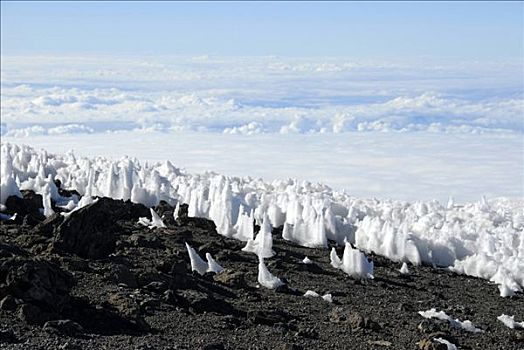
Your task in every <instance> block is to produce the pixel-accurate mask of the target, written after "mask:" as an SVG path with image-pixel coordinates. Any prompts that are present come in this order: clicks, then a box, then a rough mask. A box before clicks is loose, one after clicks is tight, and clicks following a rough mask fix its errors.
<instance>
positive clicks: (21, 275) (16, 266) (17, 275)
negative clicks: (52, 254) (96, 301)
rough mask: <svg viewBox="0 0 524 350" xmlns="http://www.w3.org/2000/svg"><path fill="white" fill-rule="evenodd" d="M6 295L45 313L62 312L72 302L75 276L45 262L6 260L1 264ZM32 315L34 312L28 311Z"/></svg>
mask: <svg viewBox="0 0 524 350" xmlns="http://www.w3.org/2000/svg"><path fill="white" fill-rule="evenodd" d="M0 276H5V277H4V278H3V280H0V284H3V285H4V288H3V290H2V292H5V294H7V295H11V296H13V297H14V298H18V299H21V300H22V301H23V302H25V303H28V304H30V305H34V306H37V307H39V308H41V309H42V310H43V311H49V312H53V313H59V312H60V311H61V310H62V309H63V307H64V306H65V305H66V304H67V302H68V301H69V291H70V290H71V288H72V286H73V284H74V280H73V277H72V276H71V275H70V274H69V273H67V272H65V271H63V270H62V269H61V268H60V267H58V266H57V265H55V264H54V263H51V262H49V261H44V260H36V259H35V260H29V259H17V258H9V259H6V260H5V261H4V262H2V264H1V265H0ZM26 311H28V313H31V312H32V311H34V310H26Z"/></svg>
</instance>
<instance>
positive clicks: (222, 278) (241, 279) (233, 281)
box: [213, 269, 246, 288]
mask: <svg viewBox="0 0 524 350" xmlns="http://www.w3.org/2000/svg"><path fill="white" fill-rule="evenodd" d="M213 279H214V280H215V281H217V282H220V283H223V284H225V285H228V286H230V287H234V288H242V287H245V286H246V281H245V274H244V273H243V272H241V271H233V270H231V269H224V270H222V272H220V273H218V274H216V275H214V276H213Z"/></svg>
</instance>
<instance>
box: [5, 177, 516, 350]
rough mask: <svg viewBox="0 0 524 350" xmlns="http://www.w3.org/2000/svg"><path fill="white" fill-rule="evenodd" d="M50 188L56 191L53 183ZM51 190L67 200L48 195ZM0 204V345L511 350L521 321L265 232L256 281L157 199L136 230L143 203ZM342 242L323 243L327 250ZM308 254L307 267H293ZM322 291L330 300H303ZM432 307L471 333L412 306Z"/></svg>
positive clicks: (485, 298)
mask: <svg viewBox="0 0 524 350" xmlns="http://www.w3.org/2000/svg"><path fill="white" fill-rule="evenodd" d="M58 185H59V184H58ZM60 194H61V195H62V196H71V195H78V193H75V192H74V191H66V190H63V189H60ZM23 196H24V198H23V199H22V198H18V197H10V198H9V199H8V200H7V203H6V207H7V209H6V211H5V213H6V214H15V213H16V217H15V218H14V219H13V220H4V221H2V222H1V224H0V259H1V260H0V261H1V262H0V300H1V301H0V348H2V349H143V350H145V349H426V350H429V349H447V348H448V346H447V345H446V344H444V343H441V342H439V341H436V340H435V339H436V338H439V339H445V340H448V341H449V342H451V343H453V344H455V345H456V346H457V348H458V349H524V330H515V329H510V328H508V327H506V326H505V325H504V324H503V323H502V322H500V321H498V320H497V317H498V316H500V315H501V314H508V315H516V318H517V320H519V321H521V320H522V318H523V317H524V299H523V295H522V294H517V295H516V296H515V297H512V298H501V297H500V296H499V291H498V289H497V287H496V285H493V284H490V283H489V282H488V281H486V280H481V279H476V278H472V277H467V276H462V275H457V274H454V273H452V272H449V271H448V270H446V269H438V268H434V267H428V266H409V270H410V273H409V274H408V275H404V274H401V273H400V272H399V268H400V266H401V264H400V263H394V262H391V261H389V260H387V259H384V258H382V257H380V256H374V255H370V256H369V258H370V259H372V260H373V261H374V264H375V270H374V276H375V278H374V279H369V280H363V281H358V280H354V279H352V278H350V277H349V276H347V275H346V274H345V273H343V272H342V271H340V270H336V269H334V268H333V267H332V266H331V265H330V259H329V251H328V250H324V249H311V248H304V247H301V246H298V245H295V244H293V243H291V242H288V241H285V240H283V239H282V237H281V230H279V229H274V230H273V249H274V251H275V252H276V255H275V256H274V257H272V258H270V259H267V260H266V265H267V267H268V269H269V270H270V271H271V273H273V274H274V275H276V276H278V277H280V278H281V279H282V280H283V281H284V282H285V283H286V285H285V286H283V287H280V288H278V289H277V290H270V289H266V288H263V287H260V286H259V285H258V282H257V273H258V259H257V257H256V255H254V254H252V253H247V252H243V251H242V250H241V249H242V247H243V246H244V245H245V244H244V243H243V242H240V241H237V240H233V239H228V238H225V237H223V236H220V235H218V234H217V233H216V231H215V225H214V223H213V222H211V221H208V220H205V219H199V218H190V217H188V216H187V207H186V206H184V205H182V206H181V207H180V210H179V213H178V219H177V220H175V219H174V218H173V210H174V208H173V207H171V206H170V205H168V204H167V203H165V202H161V203H160V204H159V205H158V206H157V207H155V208H154V209H155V211H156V212H157V213H158V214H159V215H160V216H161V217H162V218H163V221H164V223H165V224H166V228H153V229H150V228H148V227H146V226H143V225H141V224H139V223H138V220H139V218H140V217H148V218H150V217H151V214H150V211H149V209H148V208H146V207H145V206H143V205H139V204H133V203H131V202H123V201H119V200H112V199H109V198H100V199H98V201H97V202H95V203H93V204H90V205H88V206H86V207H83V208H81V209H79V210H76V211H74V212H72V213H70V214H66V215H62V214H61V212H63V211H65V210H64V209H61V208H59V207H56V206H54V204H53V206H54V208H53V209H54V210H55V212H56V214H54V215H53V216H50V217H48V218H46V217H44V216H43V215H42V214H41V211H40V208H41V207H42V197H41V196H40V195H36V194H34V193H33V192H30V191H23ZM186 242H187V243H189V244H190V245H191V246H192V247H194V248H195V249H196V250H197V252H198V253H199V254H200V255H201V256H202V257H203V256H205V253H211V254H212V256H213V257H214V258H215V260H216V261H217V262H218V263H219V264H220V265H222V266H223V267H224V268H225V270H224V271H222V272H221V273H218V274H213V273H207V274H205V275H202V276H201V275H199V274H197V273H195V272H192V271H191V267H190V262H189V256H188V253H187V250H186V247H185V243H186ZM342 250H343V247H340V248H337V251H338V253H339V256H340V255H341V254H342ZM306 256H307V257H309V259H310V260H311V261H312V263H310V264H305V263H303V259H304V257H306ZM308 290H312V291H315V292H317V293H319V294H320V295H324V294H326V293H330V294H331V295H332V298H333V301H332V302H328V301H325V300H323V299H322V298H320V297H304V293H305V292H306V291H308ZM431 308H436V309H437V310H438V311H440V310H442V311H444V312H446V314H448V315H450V316H452V317H453V318H457V319H460V320H461V321H464V320H470V321H471V322H472V323H473V324H474V325H475V326H476V327H477V328H480V329H481V330H482V331H481V332H476V333H472V332H468V331H466V330H464V329H461V328H457V327H454V325H453V324H451V323H450V322H448V321H442V320H437V319H425V318H423V317H422V316H421V315H420V314H419V313H418V311H425V310H429V309H431Z"/></svg>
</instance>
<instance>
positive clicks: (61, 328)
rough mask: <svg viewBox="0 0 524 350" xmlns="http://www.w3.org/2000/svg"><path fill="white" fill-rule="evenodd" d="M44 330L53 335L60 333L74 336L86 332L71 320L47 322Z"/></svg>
mask: <svg viewBox="0 0 524 350" xmlns="http://www.w3.org/2000/svg"><path fill="white" fill-rule="evenodd" d="M43 328H44V330H45V331H47V332H51V333H55V332H56V333H60V334H65V335H69V336H74V335H77V334H80V333H83V332H84V328H83V327H82V326H81V325H79V324H78V323H76V322H74V321H71V320H54V321H47V322H46V323H45V324H44V327H43Z"/></svg>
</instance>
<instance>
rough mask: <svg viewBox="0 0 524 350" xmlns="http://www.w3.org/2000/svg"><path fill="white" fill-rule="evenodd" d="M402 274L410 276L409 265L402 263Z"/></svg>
mask: <svg viewBox="0 0 524 350" xmlns="http://www.w3.org/2000/svg"><path fill="white" fill-rule="evenodd" d="M399 271H400V273H401V274H402V275H409V269H408V264H406V263H405V262H404V263H402V267H401V268H400V270H399Z"/></svg>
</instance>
